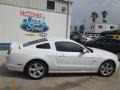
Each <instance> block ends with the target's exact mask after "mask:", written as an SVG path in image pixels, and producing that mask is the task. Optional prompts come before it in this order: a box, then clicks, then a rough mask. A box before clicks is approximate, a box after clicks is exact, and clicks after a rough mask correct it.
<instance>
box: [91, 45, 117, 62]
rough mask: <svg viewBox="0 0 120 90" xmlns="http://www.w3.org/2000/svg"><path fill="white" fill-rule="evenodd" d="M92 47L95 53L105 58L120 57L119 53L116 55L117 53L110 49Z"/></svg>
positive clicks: (113, 58)
mask: <svg viewBox="0 0 120 90" xmlns="http://www.w3.org/2000/svg"><path fill="white" fill-rule="evenodd" d="M90 48H91V47H90ZM91 49H92V50H93V53H94V54H95V55H96V56H98V57H100V58H101V57H102V58H105V59H107V58H109V59H111V60H115V59H116V60H117V59H118V57H117V55H115V54H113V53H111V52H109V51H106V50H102V49H97V48H91Z"/></svg>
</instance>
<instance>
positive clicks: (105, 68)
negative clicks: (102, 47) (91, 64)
mask: <svg viewBox="0 0 120 90" xmlns="http://www.w3.org/2000/svg"><path fill="white" fill-rule="evenodd" d="M114 72H115V64H114V63H113V62H112V61H105V62H103V63H102V64H101V66H100V68H99V74H100V75H101V76H104V77H107V76H111V75H112V74H113V73H114Z"/></svg>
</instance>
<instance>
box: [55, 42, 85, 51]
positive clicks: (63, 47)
mask: <svg viewBox="0 0 120 90" xmlns="http://www.w3.org/2000/svg"><path fill="white" fill-rule="evenodd" d="M55 46H56V49H57V51H64V52H80V51H82V50H83V47H81V46H80V45H78V44H76V43H73V42H64V41H61V42H56V43H55Z"/></svg>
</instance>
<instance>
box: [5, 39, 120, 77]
mask: <svg viewBox="0 0 120 90" xmlns="http://www.w3.org/2000/svg"><path fill="white" fill-rule="evenodd" d="M119 63H120V61H119V60H118V57H117V56H116V55H115V54H113V53H110V52H107V51H104V50H100V49H96V48H88V47H84V46H83V45H81V44H79V43H77V42H75V41H72V40H69V39H62V38H42V39H38V40H34V41H31V42H28V43H24V44H19V45H18V44H17V43H13V44H11V48H10V50H9V51H8V56H7V62H6V66H7V68H8V70H13V71H20V72H25V73H26V75H27V76H29V77H30V78H31V79H40V78H42V77H43V76H45V75H46V74H47V73H99V74H100V75H102V76H110V75H112V74H113V73H114V72H115V71H117V70H118V67H119Z"/></svg>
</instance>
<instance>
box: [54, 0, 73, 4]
mask: <svg viewBox="0 0 120 90" xmlns="http://www.w3.org/2000/svg"><path fill="white" fill-rule="evenodd" d="M55 1H64V2H69V3H73V1H72V0H55Z"/></svg>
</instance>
